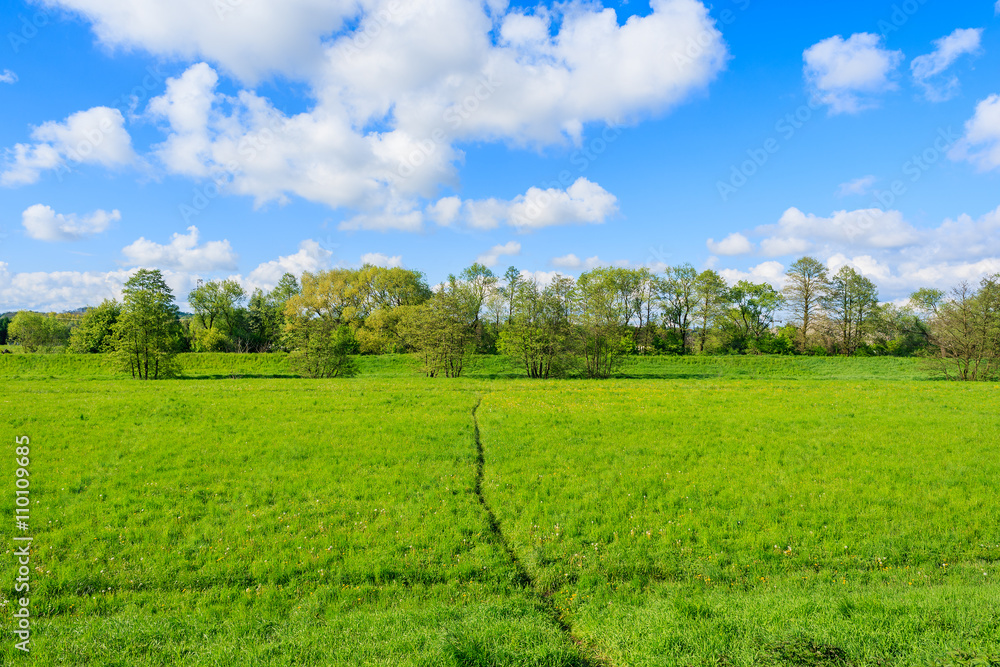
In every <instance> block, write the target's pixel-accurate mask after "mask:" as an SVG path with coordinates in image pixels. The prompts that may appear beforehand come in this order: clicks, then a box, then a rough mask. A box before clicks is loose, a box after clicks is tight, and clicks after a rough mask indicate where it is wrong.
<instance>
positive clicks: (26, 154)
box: [0, 0, 1000, 311]
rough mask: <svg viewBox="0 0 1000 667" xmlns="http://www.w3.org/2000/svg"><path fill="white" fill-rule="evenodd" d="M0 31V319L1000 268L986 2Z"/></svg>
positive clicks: (900, 294)
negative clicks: (706, 273) (554, 280)
mask: <svg viewBox="0 0 1000 667" xmlns="http://www.w3.org/2000/svg"><path fill="white" fill-rule="evenodd" d="M776 5H778V6H776ZM2 7H3V11H2V12H0V16H2V19H0V28H2V30H0V34H2V36H3V40H2V43H0V102H2V103H0V114H2V119H3V122H2V123H0V150H2V151H3V153H4V155H3V161H2V164H0V168H2V171H0V311H2V310H11V309H16V308H37V309H60V310H61V309H65V308H75V307H79V306H82V305H88V304H89V305H94V304H96V303H98V302H99V301H100V300H101V299H103V298H107V297H111V296H115V295H116V294H118V292H119V290H120V286H121V283H122V282H123V281H124V280H125V279H127V277H128V275H129V273H130V272H131V271H134V270H135V269H136V268H137V267H150V268H160V269H162V270H163V271H164V273H165V274H166V275H167V277H168V280H169V282H170V284H171V285H172V286H173V288H174V290H175V293H176V294H177V295H178V297H179V300H180V301H182V302H183V301H184V296H185V295H186V293H187V291H188V290H189V289H190V288H191V286H192V285H193V284H194V282H195V281H196V280H197V279H199V278H217V277H236V278H238V279H239V280H241V281H242V282H243V283H244V284H245V285H246V286H247V287H248V289H249V288H254V287H262V288H269V287H270V286H272V285H273V284H274V283H275V282H276V280H277V278H278V277H280V275H281V273H283V272H284V271H292V272H295V273H300V272H301V271H304V270H310V271H315V270H320V269H323V268H329V267H332V266H337V265H343V266H359V265H360V264H361V263H362V262H365V261H368V262H373V263H382V264H401V265H403V266H406V267H408V268H414V269H418V270H421V271H424V272H425V273H426V274H427V277H428V279H429V280H430V281H431V282H432V283H434V282H437V281H440V280H442V279H443V278H444V277H445V276H446V275H447V274H448V273H450V272H457V271H459V270H461V269H462V268H463V267H465V266H468V265H469V264H471V263H472V262H474V261H477V260H479V261H484V262H486V263H488V264H492V266H493V268H494V270H496V271H498V272H501V273H502V272H503V270H504V269H505V268H506V267H507V266H508V265H511V264H513V265H515V266H517V267H518V268H520V269H522V270H524V271H528V272H532V273H534V274H535V275H537V276H538V277H539V278H540V279H543V280H544V279H546V278H547V277H548V276H550V275H552V273H553V272H556V271H559V272H563V273H566V274H571V275H576V274H578V273H579V272H580V271H582V270H585V269H587V268H590V267H592V266H597V265H610V264H619V265H628V266H640V265H646V266H650V267H652V268H654V269H661V268H662V267H663V266H664V265H665V264H679V263H683V262H690V263H692V264H694V265H695V266H696V267H699V268H704V267H713V268H716V269H717V270H719V271H720V272H722V273H723V275H724V276H725V277H726V278H727V279H729V280H731V281H735V280H738V279H740V278H752V279H754V280H767V281H770V282H772V283H774V284H776V285H779V286H780V284H781V276H782V274H783V272H784V269H785V267H787V266H788V264H790V263H791V262H792V261H794V260H795V259H797V258H798V257H799V256H801V255H803V254H811V255H813V256H816V257H817V258H819V259H821V260H822V261H824V262H826V263H827V264H828V265H829V266H830V268H831V269H834V270H835V269H837V268H839V267H840V266H843V265H851V266H854V267H855V268H857V269H858V270H860V271H861V272H863V273H865V274H866V275H868V276H869V277H871V278H872V279H873V280H874V281H875V282H876V283H877V284H878V285H879V286H880V288H881V290H882V296H883V298H885V299H887V300H889V299H892V300H898V299H903V298H905V296H906V295H907V294H908V293H909V292H910V291H912V290H913V289H915V288H917V287H921V286H935V287H941V288H948V287H951V286H954V285H955V284H957V283H958V282H959V281H961V280H970V281H976V280H978V279H979V278H981V277H982V276H984V275H987V274H991V273H996V272H1000V187H998V186H1000V76H998V74H997V72H998V71H1000V68H998V65H1000V17H998V15H997V14H998V12H1000V4H995V3H994V1H993V0H982V1H979V0H977V1H975V2H973V1H970V2H963V3H941V2H934V1H932V0H926V1H925V2H923V3H922V2H920V0H910V1H909V2H905V3H904V2H885V3H881V2H840V3H836V4H833V3H823V4H822V5H821V4H820V3H780V4H779V3H765V2H762V0H721V1H720V2H718V3H715V4H710V5H706V4H702V3H699V2H697V1H695V0H653V1H652V2H636V1H634V0H633V1H632V2H626V3H620V2H604V3H603V4H602V3H598V2H591V3H587V2H569V3H558V4H555V5H552V4H550V5H544V4H543V5H536V4H532V3H527V2H517V3H508V2H505V1H504V0H488V1H484V2H477V1H473V0H409V1H407V2H403V1H402V0H322V1H320V0H284V1H282V2H279V1H278V0H213V2H205V1H202V0H174V1H172V2H166V1H165V0H48V1H47V2H35V3H30V2H19V1H12V0H2Z"/></svg>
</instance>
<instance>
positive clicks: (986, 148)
mask: <svg viewBox="0 0 1000 667" xmlns="http://www.w3.org/2000/svg"><path fill="white" fill-rule="evenodd" d="M948 157H950V158H951V159H953V160H967V161H969V162H971V163H973V164H975V165H976V166H978V167H979V168H980V169H982V170H984V171H986V170H990V169H996V168H997V167H1000V95H990V96H989V97H988V98H986V99H985V100H983V101H982V102H980V103H979V104H978V105H976V113H975V115H974V116H973V117H972V119H970V120H969V121H968V122H967V123H966V124H965V136H963V137H962V139H960V140H959V141H958V143H956V144H955V146H954V147H953V148H952V149H951V151H950V152H949V153H948Z"/></svg>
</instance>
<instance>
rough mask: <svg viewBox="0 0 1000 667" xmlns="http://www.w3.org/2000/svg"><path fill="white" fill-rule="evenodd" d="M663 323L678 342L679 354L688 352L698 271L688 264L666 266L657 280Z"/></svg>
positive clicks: (697, 298) (694, 309) (695, 306)
mask: <svg viewBox="0 0 1000 667" xmlns="http://www.w3.org/2000/svg"><path fill="white" fill-rule="evenodd" d="M659 288H660V293H659V301H660V304H661V307H662V309H663V323H664V326H665V327H667V329H668V330H669V331H671V332H673V334H674V338H675V339H676V340H677V342H678V343H679V348H678V349H677V350H676V352H677V353H679V354H682V355H683V354H687V353H688V337H689V335H690V332H691V327H692V325H693V324H694V322H693V317H694V314H695V312H696V311H697V309H698V301H699V292H698V272H697V271H695V269H694V267H693V266H691V265H690V264H684V265H683V266H676V267H667V269H666V271H665V272H664V277H663V279H662V280H660V281H659Z"/></svg>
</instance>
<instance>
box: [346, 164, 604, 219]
mask: <svg viewBox="0 0 1000 667" xmlns="http://www.w3.org/2000/svg"><path fill="white" fill-rule="evenodd" d="M413 206H415V202H399V203H398V204H395V205H392V206H391V207H390V208H388V209H386V210H382V211H376V212H373V213H365V214H361V215H357V216H355V217H353V218H351V219H349V220H345V221H344V222H342V223H341V224H340V225H339V228H340V229H341V230H344V231H353V230H359V229H367V230H375V231H386V230H390V229H392V230H399V231H410V232H416V231H420V230H422V229H423V224H424V222H425V219H430V220H431V221H432V222H435V223H436V224H438V225H440V226H442V227H456V226H459V225H462V226H465V227H468V228H470V229H476V230H481V231H486V230H491V229H496V228H497V227H500V226H501V225H507V226H510V227H513V228H515V229H517V230H518V231H521V232H529V231H533V230H536V229H542V228H544V227H551V226H556V225H572V224H594V225H597V224H601V223H603V222H605V221H606V220H607V219H608V218H609V217H610V216H612V215H614V213H615V212H616V211H617V210H618V199H617V197H615V196H614V195H613V194H611V193H610V192H608V191H607V190H605V189H604V188H602V187H601V186H600V185H598V184H597V183H592V182H590V181H589V180H587V179H586V178H582V177H581V178H579V179H577V180H576V182H575V183H573V185H571V186H569V187H568V188H566V189H565V190H560V189H558V188H548V189H545V190H542V189H541V188H536V187H532V188H529V189H528V191H527V193H525V194H523V195H518V196H516V197H514V198H513V199H510V200H505V199H496V198H490V199H467V200H464V201H463V200H462V199H460V198H458V197H454V196H452V197H444V198H443V199H439V200H438V201H437V202H435V203H433V204H431V205H429V206H427V208H426V209H425V211H420V210H417V209H415V208H413Z"/></svg>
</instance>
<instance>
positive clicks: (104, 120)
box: [0, 107, 136, 185]
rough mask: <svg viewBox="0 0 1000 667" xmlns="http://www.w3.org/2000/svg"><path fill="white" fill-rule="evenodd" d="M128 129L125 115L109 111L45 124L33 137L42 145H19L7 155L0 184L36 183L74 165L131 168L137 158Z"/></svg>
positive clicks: (96, 110) (104, 109)
mask: <svg viewBox="0 0 1000 667" xmlns="http://www.w3.org/2000/svg"><path fill="white" fill-rule="evenodd" d="M124 125H125V118H124V117H123V116H122V114H121V112H120V111H119V110H118V109H111V108H109V107H94V108H92V109H88V110H87V111H79V112H77V113H75V114H73V115H71V116H69V117H68V118H66V120H65V121H63V122H61V123H57V122H55V121H49V122H47V123H43V124H42V125H40V126H38V127H36V128H35V129H34V130H33V131H32V133H31V136H32V138H33V139H35V140H36V142H38V143H35V144H33V145H29V144H16V145H15V146H14V148H13V149H7V150H6V151H5V152H6V163H7V164H6V167H5V169H4V171H3V173H2V174H0V183H2V184H3V185H26V184H31V183H35V182H36V181H38V178H39V176H40V175H41V172H42V171H45V170H49V169H57V168H60V167H64V166H66V165H67V163H70V162H72V163H78V164H99V165H103V166H105V167H117V166H122V165H126V164H129V163H131V162H133V161H134V160H135V158H136V155H135V152H134V151H133V150H132V138H131V137H130V136H129V133H128V132H127V131H126V130H125V127H124Z"/></svg>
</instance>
